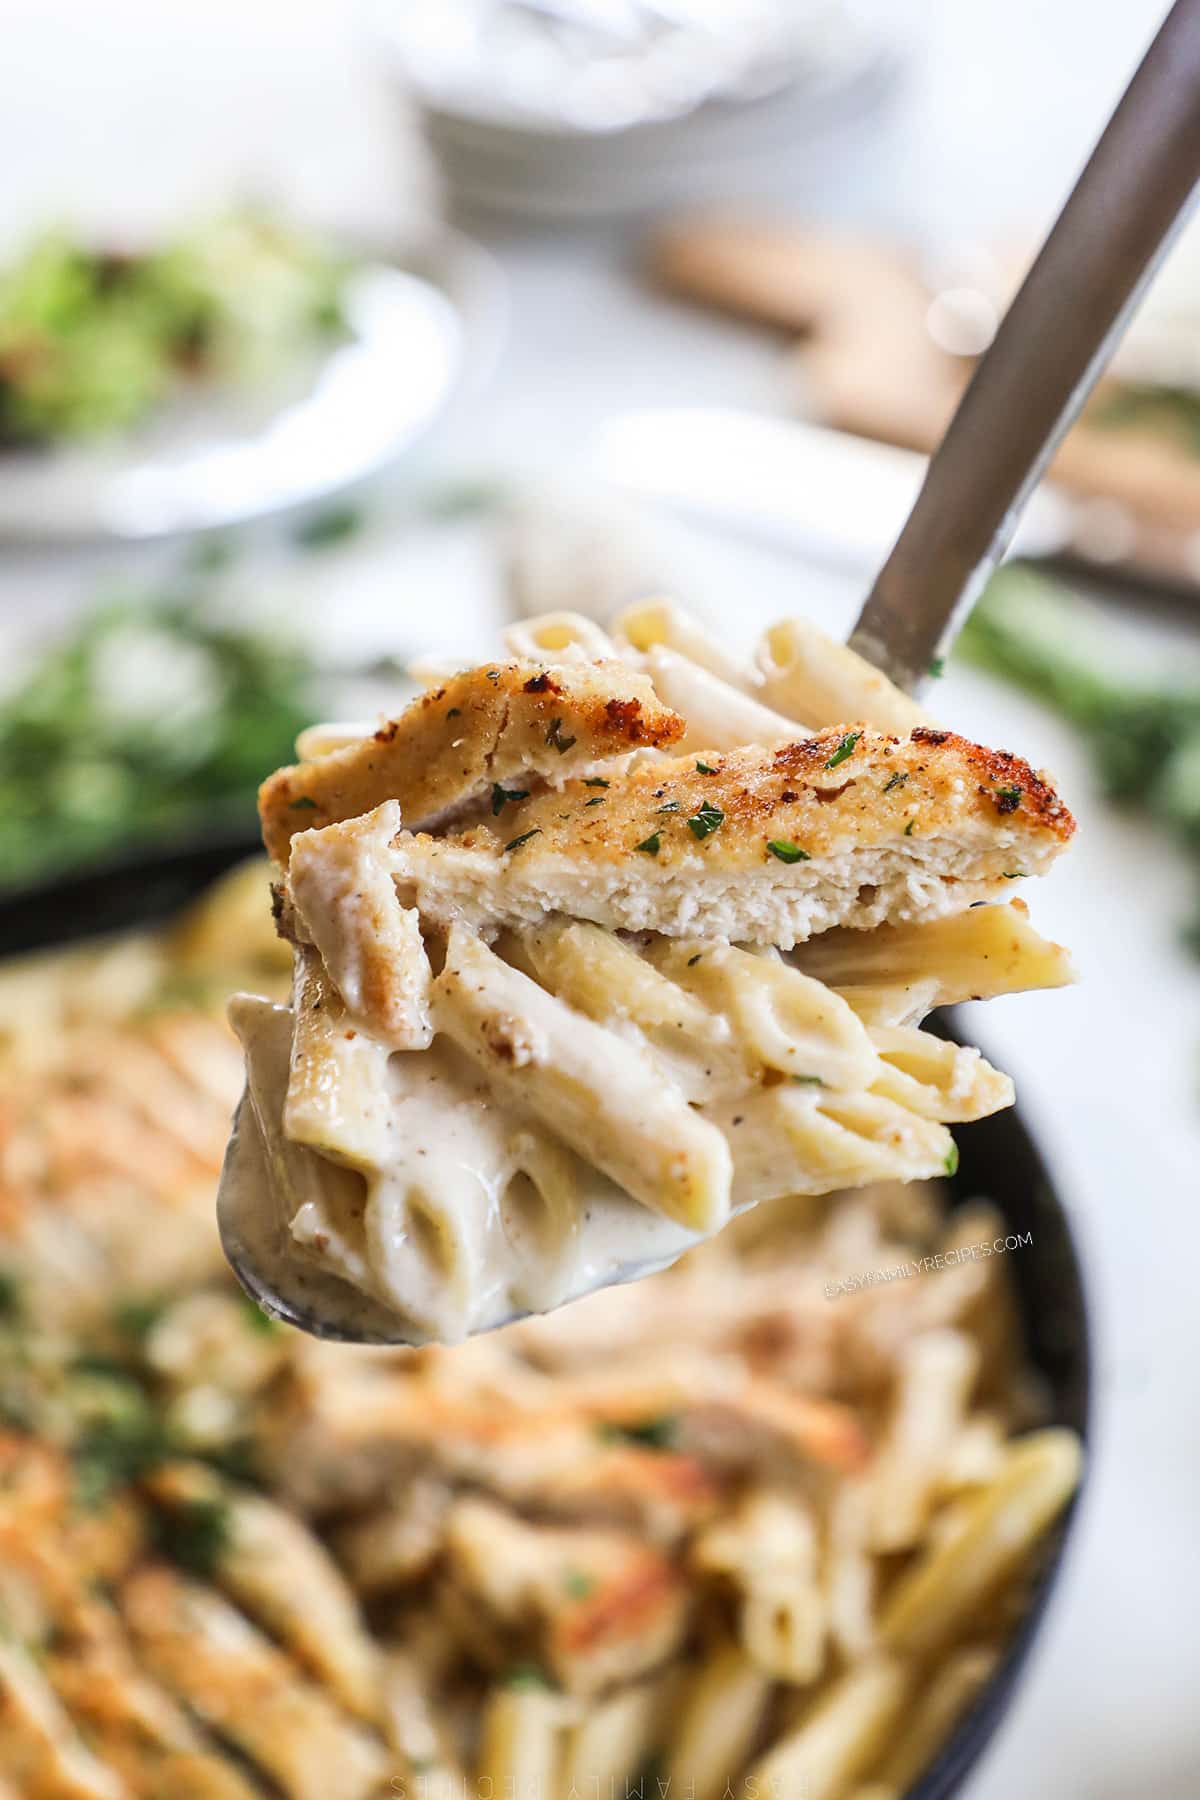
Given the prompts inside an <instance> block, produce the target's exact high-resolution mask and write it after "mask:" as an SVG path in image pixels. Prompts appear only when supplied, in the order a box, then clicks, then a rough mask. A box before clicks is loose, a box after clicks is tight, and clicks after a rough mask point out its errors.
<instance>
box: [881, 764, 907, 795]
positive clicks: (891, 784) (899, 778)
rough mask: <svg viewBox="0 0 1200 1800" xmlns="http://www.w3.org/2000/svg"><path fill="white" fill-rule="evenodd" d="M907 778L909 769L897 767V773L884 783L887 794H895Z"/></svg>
mask: <svg viewBox="0 0 1200 1800" xmlns="http://www.w3.org/2000/svg"><path fill="white" fill-rule="evenodd" d="M907 780H908V770H907V769H897V770H896V773H895V774H894V775H892V776H890V777H889V778H888V780H887V781H885V782H884V784H883V791H884V793H885V794H894V793H895V791H896V789H897V788H902V787H903V786H904V784H905V782H906V781H907Z"/></svg>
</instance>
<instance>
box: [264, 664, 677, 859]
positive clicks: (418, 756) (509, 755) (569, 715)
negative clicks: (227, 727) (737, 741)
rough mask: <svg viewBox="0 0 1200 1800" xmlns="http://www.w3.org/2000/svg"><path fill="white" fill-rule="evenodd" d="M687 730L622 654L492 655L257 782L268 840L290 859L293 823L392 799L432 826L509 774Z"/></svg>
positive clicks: (551, 776)
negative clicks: (343, 741)
mask: <svg viewBox="0 0 1200 1800" xmlns="http://www.w3.org/2000/svg"><path fill="white" fill-rule="evenodd" d="M682 734H683V720H682V719H681V718H680V717H679V715H678V713H675V712H672V711H671V709H670V707H668V706H664V705H663V704H662V702H661V701H660V700H659V699H657V698H656V696H655V693H654V689H653V687H652V686H651V684H650V680H649V678H648V677H647V676H645V675H642V674H639V673H637V672H635V671H633V670H630V669H626V668H624V667H623V666H622V665H621V664H620V663H615V662H614V663H600V664H591V665H589V664H583V663H572V664H568V665H564V666H563V667H561V668H559V667H551V666H547V665H545V664H541V663H533V662H509V663H489V664H487V665H486V666H485V667H483V668H481V669H470V670H467V671H466V672H465V673H464V674H461V675H456V676H454V677H453V679H452V680H450V681H447V682H446V683H444V684H443V685H442V686H441V687H438V688H433V689H431V690H430V692H429V693H426V694H422V695H421V696H420V697H419V698H418V699H416V700H414V701H413V703H412V705H411V706H409V707H408V708H407V709H406V710H405V711H404V712H402V713H401V714H400V715H399V717H398V718H395V719H391V720H389V721H388V723H387V724H386V725H383V726H381V727H380V729H379V730H378V731H376V732H375V733H374V735H373V736H370V737H365V738H363V739H362V741H361V742H360V743H356V744H350V745H347V746H346V747H344V748H343V749H339V750H332V751H330V752H329V754H328V755H326V756H319V757H316V758H314V759H313V760H312V761H310V762H302V763H297V764H295V765H293V766H292V767H290V768H286V769H277V770H276V772H275V773H274V775H272V776H270V777H269V778H268V779H267V780H266V781H265V782H264V783H263V785H262V788H261V790H260V792H259V810H260V812H261V814H262V821H263V836H264V839H265V841H266V846H267V849H268V850H269V851H270V853H271V855H272V856H273V857H274V858H275V860H276V862H280V863H286V862H287V859H288V850H289V846H290V844H291V840H292V838H293V837H294V836H295V834H296V833H297V832H298V831H307V830H309V829H311V828H313V827H319V826H322V825H332V824H334V823H336V822H337V821H339V820H341V819H353V818H357V816H358V815H359V814H360V813H364V812H370V811H371V809H372V808H373V807H376V806H378V805H379V804H380V802H381V801H383V800H399V802H400V808H401V811H402V813H403V815H404V820H405V823H406V824H407V825H408V826H410V827H411V828H413V829H416V828H418V827H421V826H425V827H428V826H432V825H433V824H435V823H436V822H438V821H442V820H444V818H445V816H446V815H447V814H453V813H456V812H457V811H458V810H459V809H460V808H462V807H463V806H464V805H465V804H467V803H469V802H470V801H472V800H475V799H479V798H481V797H483V796H485V795H486V794H487V793H488V792H489V791H490V789H491V787H492V785H493V784H494V783H503V782H505V781H509V780H512V779H513V778H514V777H515V776H517V775H536V776H540V777H541V778H542V779H543V780H545V781H548V782H558V781H561V780H562V779H563V777H564V776H566V775H578V774H580V773H586V772H587V769H588V767H589V766H590V765H591V764H593V763H595V762H597V761H603V760H606V759H608V758H611V757H614V756H621V755H626V754H628V753H629V752H630V751H632V750H638V749H642V748H645V747H647V746H649V747H652V748H663V747H665V746H667V745H670V744H673V743H675V742H676V741H677V740H678V739H679V738H680V737H681V736H682Z"/></svg>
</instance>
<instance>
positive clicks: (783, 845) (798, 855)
mask: <svg viewBox="0 0 1200 1800" xmlns="http://www.w3.org/2000/svg"><path fill="white" fill-rule="evenodd" d="M767 853H768V855H770V856H773V857H775V858H776V859H777V860H778V861H779V862H781V863H798V862H811V861H812V857H811V856H810V855H809V853H808V851H807V850H802V849H801V848H800V846H799V844H793V843H790V842H789V841H788V839H787V838H768V839H767Z"/></svg>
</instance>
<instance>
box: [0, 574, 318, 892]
mask: <svg viewBox="0 0 1200 1800" xmlns="http://www.w3.org/2000/svg"><path fill="white" fill-rule="evenodd" d="M202 600H203V597H202V596H200V595H198V594H196V593H186V594H185V593H184V592H182V591H181V592H180V593H179V594H178V595H168V596H165V597H162V598H154V599H131V600H122V601H116V602H113V603H110V604H108V605H105V606H102V607H101V608H100V609H99V610H97V611H94V612H91V613H90V614H89V615H88V616H87V617H86V618H85V619H84V621H83V622H82V623H81V624H79V625H78V626H76V627H75V628H74V629H73V630H72V631H71V632H70V633H69V634H68V635H67V636H65V637H64V638H62V639H61V640H60V641H59V642H57V643H55V644H52V645H51V646H50V647H49V648H47V649H46V650H45V651H44V652H43V653H42V655H41V657H40V659H39V660H38V661H37V662H36V664H35V665H34V667H33V668H32V669H31V670H29V671H27V673H26V675H25V677H24V678H23V679H22V680H21V681H20V683H19V685H18V686H17V687H15V688H14V689H13V690H12V692H10V693H9V695H8V696H7V698H4V699H2V700H0V883H2V884H3V885H4V886H5V887H7V888H17V887H21V886H25V885H28V884H29V883H30V882H32V881H34V880H36V879H38V878H39V877H41V876H48V875H50V874H52V873H54V872H55V871H57V870H61V869H65V868H68V867H70V868H77V867H86V866H87V865H88V864H89V863H94V862H96V861H98V860H100V859H102V858H104V857H105V856H107V855H110V854H111V853H113V852H114V851H119V850H122V849H125V848H129V847H133V846H134V845H136V844H138V843H144V842H147V841H151V840H153V841H155V842H162V841H170V840H172V839H183V838H185V837H187V836H190V835H194V834H196V833H198V832H204V833H211V832H221V831H240V830H242V829H244V830H245V832H246V835H247V836H248V837H249V836H251V835H252V834H253V833H254V830H255V828H256V819H255V795H256V792H257V788H258V783H259V782H260V781H261V780H262V778H263V775H264V774H265V773H266V772H267V771H268V770H270V769H273V768H275V767H277V765H278V764H280V763H281V762H288V761H290V760H291V757H292V755H293V752H294V740H295V737H296V733H297V732H298V731H299V730H300V729H301V728H302V727H303V726H305V725H308V724H310V723H311V722H312V720H313V719H314V718H315V717H317V716H318V715H319V714H320V712H321V711H322V705H321V697H320V695H321V690H320V686H319V683H318V678H317V669H316V665H315V662H314V661H313V660H312V658H311V657H310V656H309V655H308V654H307V653H306V652H305V651H303V650H302V649H300V648H299V647H297V646H293V645H289V644H287V643H282V642H281V641H280V638H279V635H278V633H277V632H276V631H274V630H272V631H271V632H267V631H266V630H265V629H259V628H255V627H252V626H251V627H248V626H245V625H242V624H239V623H234V622H230V621H229V620H227V619H225V618H223V617H221V616H218V615H217V614H216V613H215V611H214V609H213V608H212V607H211V606H210V605H208V604H203V603H201V602H202Z"/></svg>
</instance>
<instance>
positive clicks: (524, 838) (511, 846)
mask: <svg viewBox="0 0 1200 1800" xmlns="http://www.w3.org/2000/svg"><path fill="white" fill-rule="evenodd" d="M541 835H542V828H541V826H540V825H535V826H534V828H533V830H532V831H523V832H522V833H521V835H520V837H515V838H510V839H509V841H508V843H507V844H505V846H504V854H505V855H506V856H507V855H508V853H509V851H510V850H519V849H520V848H521V845H522V844H527V843H528V842H529V840H530V838H535V837H541Z"/></svg>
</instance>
